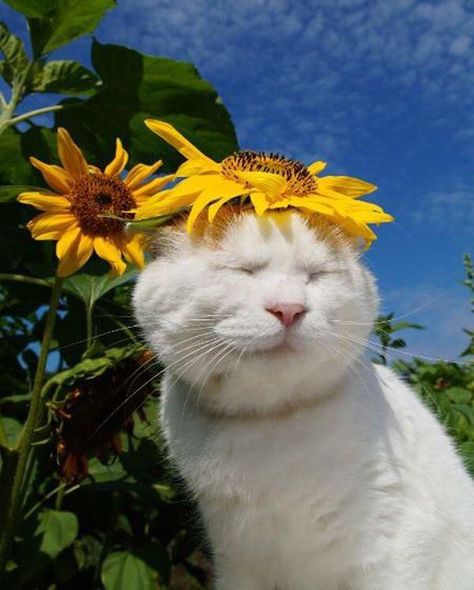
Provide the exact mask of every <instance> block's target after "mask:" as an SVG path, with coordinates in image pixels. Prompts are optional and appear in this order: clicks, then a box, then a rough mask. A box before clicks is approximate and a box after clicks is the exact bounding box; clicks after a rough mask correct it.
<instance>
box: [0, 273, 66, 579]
mask: <svg viewBox="0 0 474 590" xmlns="http://www.w3.org/2000/svg"><path fill="white" fill-rule="evenodd" d="M62 284H63V279H62V278H60V277H56V280H55V283H54V285H53V288H52V292H51V299H50V303H49V309H48V313H47V316H46V323H45V327H44V333H43V340H42V342H41V350H40V354H39V358H38V365H37V367H36V373H35V379H34V383H33V391H32V393H31V403H30V407H29V410H28V416H27V418H26V422H25V425H24V427H23V430H22V432H21V435H20V438H19V441H18V443H17V445H16V447H15V449H14V450H13V453H12V457H11V464H10V465H9V469H8V470H7V471H8V472H9V473H8V474H6V477H5V478H4V473H3V472H2V478H1V484H2V486H1V490H2V494H3V495H4V497H3V502H2V504H3V505H2V507H1V514H0V531H1V540H0V574H1V573H2V572H3V571H4V568H5V565H6V563H7V561H8V559H9V556H10V549H11V545H12V542H13V537H14V535H15V532H16V528H17V522H18V517H19V514H20V510H21V508H22V504H23V497H24V490H23V487H24V486H23V484H24V482H25V476H26V471H27V465H28V463H29V462H30V463H31V459H32V457H33V454H34V447H32V443H33V442H34V436H35V430H36V429H37V428H38V427H39V425H40V424H39V422H40V420H41V417H42V410H43V401H42V399H41V389H42V385H43V380H44V374H45V371H46V363H47V360H48V355H49V348H50V345H51V340H52V337H53V330H54V325H55V322H56V311H57V308H58V303H59V297H60V294H61V287H62ZM10 475H11V476H10Z"/></svg>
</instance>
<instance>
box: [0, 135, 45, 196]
mask: <svg viewBox="0 0 474 590" xmlns="http://www.w3.org/2000/svg"><path fill="white" fill-rule="evenodd" d="M36 179H37V177H36V176H35V173H34V171H33V167H32V166H30V165H29V163H28V162H25V160H24V157H23V150H22V134H21V133H20V132H18V131H17V130H16V129H14V128H13V127H8V128H7V129H5V130H4V131H3V133H2V134H1V135H0V184H1V185H7V184H14V185H35V184H36Z"/></svg>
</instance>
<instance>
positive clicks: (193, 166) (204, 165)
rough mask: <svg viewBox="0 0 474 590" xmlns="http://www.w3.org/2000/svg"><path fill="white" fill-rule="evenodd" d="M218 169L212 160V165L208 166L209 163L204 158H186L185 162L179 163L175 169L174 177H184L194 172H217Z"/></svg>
mask: <svg viewBox="0 0 474 590" xmlns="http://www.w3.org/2000/svg"><path fill="white" fill-rule="evenodd" d="M219 169H220V168H219V164H217V163H216V162H213V166H210V164H209V163H208V162H207V161H205V160H199V159H197V158H193V159H192V160H186V162H183V163H182V164H181V166H180V167H179V168H178V169H177V170H176V177H177V178H185V177H186V176H194V175H195V174H205V173H207V172H218V171H219Z"/></svg>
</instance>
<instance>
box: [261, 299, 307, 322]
mask: <svg viewBox="0 0 474 590" xmlns="http://www.w3.org/2000/svg"><path fill="white" fill-rule="evenodd" d="M265 309H266V310H267V311H268V312H270V313H271V314H273V315H274V316H275V317H276V318H277V319H279V320H280V322H281V323H282V324H283V325H284V326H285V328H289V327H290V326H291V325H292V324H293V323H294V322H295V320H296V319H297V318H298V317H299V316H301V315H302V314H303V313H304V312H305V311H306V310H305V307H304V305H301V304H300V303H275V304H274V305H269V306H268V307H266V308H265Z"/></svg>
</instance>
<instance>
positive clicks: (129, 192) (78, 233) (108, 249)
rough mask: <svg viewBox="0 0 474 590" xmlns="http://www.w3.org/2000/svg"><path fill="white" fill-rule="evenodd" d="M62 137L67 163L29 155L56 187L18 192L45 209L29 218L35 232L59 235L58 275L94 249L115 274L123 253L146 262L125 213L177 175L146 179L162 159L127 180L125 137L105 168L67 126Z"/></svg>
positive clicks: (46, 236)
mask: <svg viewBox="0 0 474 590" xmlns="http://www.w3.org/2000/svg"><path fill="white" fill-rule="evenodd" d="M57 141H58V154H59V159H60V160H61V163H62V167H61V166H56V165H53V164H45V163H44V162H41V161H40V160H38V159H36V158H33V157H32V158H30V161H31V163H32V165H33V166H34V167H35V168H37V169H38V170H39V171H40V172H41V173H42V174H43V177H44V179H45V181H46V182H47V183H48V185H49V186H50V187H51V189H52V191H51V192H45V191H38V192H25V193H22V194H21V195H20V196H19V197H18V200H19V201H20V203H25V204H28V205H33V206H34V207H36V208H37V209H41V210H42V211H44V213H42V214H41V215H38V216H37V217H35V218H34V219H32V220H31V221H30V222H29V223H28V228H29V230H30V231H31V235H32V236H33V238H35V239H36V240H58V243H57V245H56V254H57V256H58V258H59V260H60V262H59V266H58V271H57V272H58V275H59V276H67V275H70V274H72V273H73V272H75V271H76V270H77V269H78V268H80V267H81V266H83V265H84V264H85V263H86V262H87V261H88V260H89V258H90V256H91V255H92V253H93V252H94V251H95V252H96V254H97V255H98V256H100V257H101V258H103V259H104V260H106V261H107V262H108V263H109V264H110V266H111V267H112V270H113V271H114V273H115V274H119V275H120V274H122V273H123V272H124V270H125V268H126V264H125V262H124V261H123V259H122V257H125V260H127V261H128V262H132V263H134V264H136V265H137V266H139V267H142V266H143V264H144V256H143V248H142V244H141V239H140V237H139V236H138V235H128V234H127V233H126V232H125V231H124V228H125V222H124V221H123V219H133V218H134V217H135V214H134V213H132V212H131V210H138V211H139V210H140V208H141V207H142V206H143V205H144V204H145V203H146V202H147V200H148V199H149V198H150V197H151V196H152V195H154V194H156V193H157V192H158V191H159V190H160V189H161V188H162V187H163V186H164V185H165V184H166V183H168V182H169V181H170V180H171V178H172V176H164V177H160V178H155V179H154V180H147V179H148V177H149V176H150V175H151V174H154V173H155V172H156V171H157V170H158V169H159V167H160V166H161V164H162V162H161V161H158V162H155V163H154V164H152V165H150V166H146V165H145V164H137V165H136V166H134V167H133V168H132V169H131V170H130V171H129V172H128V174H127V175H126V176H125V178H124V179H123V180H122V179H121V177H120V175H121V173H122V172H123V170H124V168H125V166H126V164H127V161H128V153H127V152H126V151H125V150H124V148H123V147H122V143H121V141H120V139H117V142H116V152H115V157H114V159H113V160H112V161H111V162H110V164H108V165H107V166H106V167H105V169H104V170H103V171H102V170H100V169H99V168H97V167H96V166H91V165H89V164H88V163H87V162H86V159H85V158H84V156H83V154H82V152H81V150H80V149H79V147H78V146H77V145H76V144H75V143H74V141H73V140H72V138H71V136H70V135H69V133H68V132H67V131H66V129H63V128H59V129H58V137H57ZM118 217H120V218H121V219H118Z"/></svg>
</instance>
